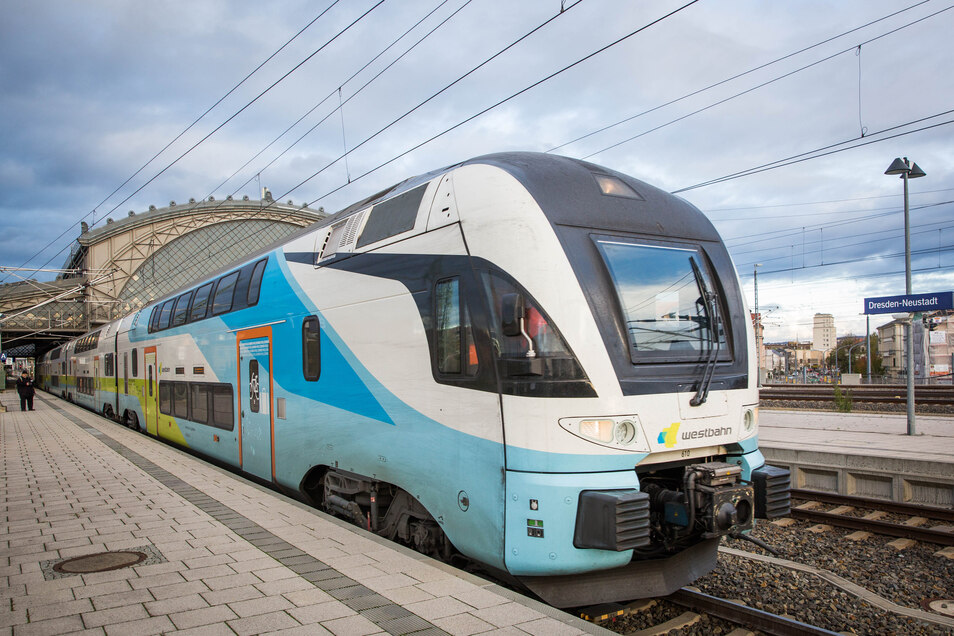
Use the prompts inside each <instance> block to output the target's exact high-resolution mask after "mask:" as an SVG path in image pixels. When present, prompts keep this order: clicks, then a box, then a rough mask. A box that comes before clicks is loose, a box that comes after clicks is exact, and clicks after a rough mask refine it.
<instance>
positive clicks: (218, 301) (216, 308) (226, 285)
mask: <svg viewBox="0 0 954 636" xmlns="http://www.w3.org/2000/svg"><path fill="white" fill-rule="evenodd" d="M238 277H239V273H238V272H232V273H231V274H229V275H227V276H223V277H222V278H220V279H219V284H218V286H216V288H215V299H214V300H213V301H212V315H213V316H218V315H219V314H224V313H226V312H227V311H229V310H230V309H232V296H233V295H234V293H235V281H237V280H238Z"/></svg>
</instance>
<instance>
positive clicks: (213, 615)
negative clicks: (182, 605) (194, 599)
mask: <svg viewBox="0 0 954 636" xmlns="http://www.w3.org/2000/svg"><path fill="white" fill-rule="evenodd" d="M235 618H238V615H237V614H236V613H235V612H233V611H232V610H231V608H229V607H228V606H227V605H217V606H215V607H204V608H201V609H194V610H189V611H186V612H178V613H175V614H170V615H169V620H171V621H172V623H173V624H174V625H175V626H176V629H190V628H192V627H199V626H200V625H212V624H215V623H224V622H225V621H229V620H232V619H235Z"/></svg>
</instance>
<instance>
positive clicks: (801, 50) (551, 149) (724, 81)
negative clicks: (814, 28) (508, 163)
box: [546, 0, 931, 152]
mask: <svg viewBox="0 0 954 636" xmlns="http://www.w3.org/2000/svg"><path fill="white" fill-rule="evenodd" d="M930 1H931V0H922V1H921V2H917V3H915V4H912V5H911V6H909V7H905V8H904V9H900V10H898V11H895V12H893V13H889V14H888V15H886V16H882V17H880V18H878V19H876V20H872V21H870V22H867V23H865V24H862V25H861V26H858V27H855V28H853V29H849V30H848V31H844V32H842V33H839V34H838V35H835V36H833V37H830V38H827V39H824V40H822V41H821V42H816V43H815V44H812V45H810V46H806V47H804V48H801V49H799V50H797V51H793V52H792V53H788V54H787V55H783V56H782V57H778V58H775V59H774V60H772V61H771V62H766V63H765V64H760V65H758V66H755V67H753V68H750V69H748V70H747V71H742V72H741V73H737V74H735V75H732V76H730V77H727V78H725V79H722V80H719V81H718V82H715V83H713V84H709V85H708V86H705V87H703V88H700V89H697V90H694V91H692V92H690V93H687V94H685V95H683V96H681V97H677V98H676V99H672V100H670V101H668V102H665V103H663V104H660V105H658V106H654V107H652V108H650V109H648V110H644V111H642V112H640V113H637V114H635V115H631V116H629V117H626V118H624V119H621V120H619V121H617V122H614V123H612V124H609V125H607V126H603V127H602V128H599V129H597V130H594V131H591V132H588V133H586V134H585V135H580V136H579V137H576V138H575V139H571V140H570V141H567V142H564V143H562V144H560V145H559V146H553V147H552V148H550V149H549V150H547V151H546V152H554V151H556V150H559V149H560V148H564V147H566V146H569V145H570V144H574V143H576V142H578V141H582V140H584V139H588V138H589V137H592V136H593V135H598V134H599V133H601V132H605V131H607V130H610V129H612V128H615V127H616V126H620V125H622V124H625V123H627V122H630V121H633V120H634V119H638V118H639V117H643V116H645V115H648V114H650V113H654V112H656V111H657V110H661V109H663V108H666V107H667V106H672V105H673V104H678V103H679V102H681V101H684V100H686V99H689V98H690V97H695V96H696V95H699V94H701V93H704V92H706V91H709V90H711V89H713V88H717V87H719V86H722V85H724V84H728V83H729V82H732V81H734V80H737V79H739V78H741V77H745V76H746V75H750V74H752V73H755V72H757V71H760V70H762V69H764V68H768V67H769V66H772V65H773V64H777V63H779V62H783V61H785V60H787V59H789V58H792V57H795V56H796V55H800V54H802V53H805V52H806V51H810V50H812V49H814V48H818V47H819V46H823V45H825V44H828V43H829V42H833V41H835V40H837V39H838V38H842V37H845V36H846V35H850V34H852V33H854V32H856V31H860V30H861V29H865V28H867V27H869V26H872V25H874V24H877V23H879V22H883V21H884V20H887V19H889V18H893V17H894V16H896V15H900V14H901V13H904V12H905V11H910V10H911V9H914V8H916V7H919V6H921V5H923V4H927V3H928V2H930ZM859 46H860V45H859Z"/></svg>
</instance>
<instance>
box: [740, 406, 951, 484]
mask: <svg viewBox="0 0 954 636" xmlns="http://www.w3.org/2000/svg"><path fill="white" fill-rule="evenodd" d="M915 432H916V433H917V434H916V435H908V434H907V416H906V415H905V414H904V413H899V414H897V415H894V414H891V415H884V414H873V413H871V414H869V413H830V412H822V411H781V410H779V411H777V410H774V409H760V410H759V443H760V444H761V445H763V446H769V447H773V448H790V449H800V450H815V451H827V452H843V453H850V454H866V455H877V456H883V457H895V458H902V459H915V460H922V461H936V462H949V463H954V417H951V416H936V415H918V417H917V419H916V420H915ZM952 471H954V466H952ZM952 475H954V472H952Z"/></svg>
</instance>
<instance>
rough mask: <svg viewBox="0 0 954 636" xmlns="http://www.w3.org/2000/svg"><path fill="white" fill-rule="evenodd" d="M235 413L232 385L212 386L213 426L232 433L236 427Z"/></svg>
mask: <svg viewBox="0 0 954 636" xmlns="http://www.w3.org/2000/svg"><path fill="white" fill-rule="evenodd" d="M234 420H235V414H234V413H233V399H232V385H231V384H213V385H212V425H213V426H215V427H216V428H222V429H225V430H227V431H231V430H232V429H233V428H234V426H235V421H234Z"/></svg>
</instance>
